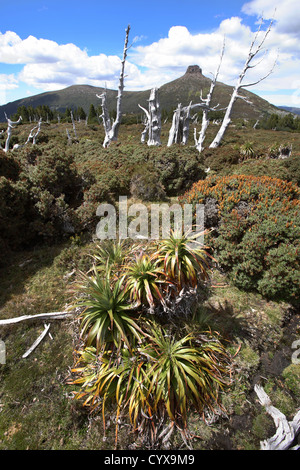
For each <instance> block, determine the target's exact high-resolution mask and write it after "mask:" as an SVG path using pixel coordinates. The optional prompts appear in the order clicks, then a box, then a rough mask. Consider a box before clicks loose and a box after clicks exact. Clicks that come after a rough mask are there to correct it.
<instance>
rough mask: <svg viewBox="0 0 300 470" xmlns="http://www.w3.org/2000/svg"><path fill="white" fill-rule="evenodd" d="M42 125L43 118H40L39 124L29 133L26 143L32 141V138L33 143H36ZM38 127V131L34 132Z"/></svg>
mask: <svg viewBox="0 0 300 470" xmlns="http://www.w3.org/2000/svg"><path fill="white" fill-rule="evenodd" d="M41 125H42V118H40V119H39V122H38V125H37V126H35V127H33V128H32V129H31V131H30V133H29V136H28V138H27V140H26V142H25V145H26V144H28V142H30V141H31V140H32V145H35V144H36V139H37V136H38V135H39V133H40V131H41ZM36 129H37V131H36V132H34V131H35V130H36Z"/></svg>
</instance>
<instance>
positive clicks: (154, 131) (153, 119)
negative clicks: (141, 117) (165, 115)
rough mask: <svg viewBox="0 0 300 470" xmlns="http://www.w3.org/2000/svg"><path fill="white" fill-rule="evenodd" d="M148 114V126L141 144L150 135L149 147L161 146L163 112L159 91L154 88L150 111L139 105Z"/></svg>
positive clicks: (150, 100)
mask: <svg viewBox="0 0 300 470" xmlns="http://www.w3.org/2000/svg"><path fill="white" fill-rule="evenodd" d="M139 107H140V108H141V109H142V110H143V111H144V112H145V114H146V125H145V129H144V131H143V132H142V136H141V142H142V143H143V142H145V140H146V135H147V133H148V146H149V147H150V146H153V145H156V146H157V145H161V141H160V134H161V112H160V105H159V99H158V89H157V88H152V90H151V92H150V97H149V111H147V110H146V109H145V108H143V107H142V106H140V105H139Z"/></svg>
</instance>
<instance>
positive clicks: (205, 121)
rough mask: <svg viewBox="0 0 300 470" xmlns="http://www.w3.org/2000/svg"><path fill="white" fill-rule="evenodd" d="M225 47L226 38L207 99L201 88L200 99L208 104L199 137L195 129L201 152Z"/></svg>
mask: <svg viewBox="0 0 300 470" xmlns="http://www.w3.org/2000/svg"><path fill="white" fill-rule="evenodd" d="M224 49H225V39H224V41H223V46H222V50H221V55H220V60H219V65H218V68H217V71H216V73H215V75H214V76H213V79H212V81H211V84H210V89H209V92H208V94H207V97H206V98H205V99H204V98H202V90H201V96H200V99H201V101H202V102H203V103H204V104H205V105H206V106H205V107H204V108H203V114H202V123H201V130H200V133H199V138H198V139H197V137H196V128H195V129H194V139H195V144H196V149H197V150H198V151H199V152H202V150H203V143H204V140H205V135H206V130H207V128H208V125H209V118H208V112H209V108H210V103H211V99H212V95H213V92H214V89H215V86H216V83H217V79H218V75H219V72H220V67H221V64H222V59H223V55H224ZM217 107H218V105H217V106H215V107H214V108H213V110H215V109H216V108H217Z"/></svg>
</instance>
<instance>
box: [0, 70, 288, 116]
mask: <svg viewBox="0 0 300 470" xmlns="http://www.w3.org/2000/svg"><path fill="white" fill-rule="evenodd" d="M210 83H211V79H210V78H208V77H205V76H204V75H203V74H202V69H201V68H200V67H199V66H198V65H190V66H189V67H188V68H187V70H186V72H185V74H184V75H182V76H181V77H179V78H177V79H175V80H172V81H171V82H168V83H166V84H164V85H162V86H160V87H158V91H159V100H160V107H161V109H165V110H168V111H169V110H172V109H175V108H176V107H177V105H178V104H179V103H181V104H182V105H183V106H186V105H188V104H189V103H190V102H191V101H192V102H193V104H195V103H197V102H199V97H200V91H201V90H202V93H203V96H206V93H207V92H208V90H209V87H210ZM125 87H126V82H125ZM232 89H233V87H232V86H230V85H226V84H224V83H222V82H217V83H216V87H215V90H214V94H213V97H212V106H216V105H218V104H219V108H220V109H221V108H225V107H226V106H227V104H228V102H229V99H230V96H231V93H232ZM104 91H105V88H102V87H94V86H92V85H85V84H82V85H71V86H69V87H66V88H63V89H61V90H56V91H49V92H43V93H40V94H37V95H33V96H30V97H26V98H21V99H19V100H16V101H12V102H10V103H7V104H5V105H2V106H0V121H2V122H3V121H5V115H4V112H5V113H6V114H7V115H8V116H10V115H12V114H15V113H16V112H17V109H18V107H19V106H32V107H33V108H36V107H37V106H41V105H47V106H49V107H50V109H51V110H53V111H58V112H64V111H65V109H66V108H71V109H76V108H78V107H82V108H83V109H84V110H85V112H86V113H88V111H89V107H90V105H91V104H93V105H94V106H96V107H97V106H99V105H100V100H99V99H98V98H97V96H96V95H97V94H101V93H103V92H104ZM150 91H151V90H150V89H149V90H143V91H127V90H125V91H124V94H123V101H122V109H123V112H124V114H130V113H134V114H136V113H139V112H140V110H139V107H138V105H139V104H140V105H141V106H144V107H147V101H148V98H149V95H150ZM241 92H242V94H243V96H245V97H246V98H247V100H250V101H251V102H252V105H249V104H248V103H246V102H245V101H244V100H241V99H238V100H237V101H236V103H235V105H234V109H233V114H232V116H233V117H240V118H248V119H251V118H252V119H258V118H260V117H262V116H263V115H265V114H268V113H272V112H273V113H274V112H277V113H280V112H281V113H284V111H283V110H282V109H281V110H280V109H279V108H278V107H276V106H274V105H272V104H270V103H269V102H268V101H266V100H264V99H263V98H260V97H259V96H258V95H256V94H254V93H252V92H250V91H248V90H244V89H242V90H241ZM106 93H107V105H108V109H109V110H113V109H115V108H116V102H117V101H116V100H117V93H118V92H117V90H111V89H107V90H106Z"/></svg>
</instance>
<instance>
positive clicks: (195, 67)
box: [185, 65, 202, 75]
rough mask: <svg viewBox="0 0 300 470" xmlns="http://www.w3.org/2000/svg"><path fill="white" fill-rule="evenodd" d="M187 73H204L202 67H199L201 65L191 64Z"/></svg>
mask: <svg viewBox="0 0 300 470" xmlns="http://www.w3.org/2000/svg"><path fill="white" fill-rule="evenodd" d="M185 74H201V75H202V69H201V68H200V67H199V65H189V66H188V68H187V69H186V72H185Z"/></svg>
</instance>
